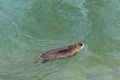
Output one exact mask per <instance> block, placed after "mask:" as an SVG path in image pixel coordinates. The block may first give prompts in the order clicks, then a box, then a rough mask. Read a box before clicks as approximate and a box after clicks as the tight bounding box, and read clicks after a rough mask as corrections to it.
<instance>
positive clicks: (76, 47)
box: [71, 43, 84, 53]
mask: <svg viewBox="0 0 120 80" xmlns="http://www.w3.org/2000/svg"><path fill="white" fill-rule="evenodd" d="M83 48H84V44H83V43H74V44H73V45H71V50H72V52H73V53H76V52H78V51H79V50H81V49H83Z"/></svg>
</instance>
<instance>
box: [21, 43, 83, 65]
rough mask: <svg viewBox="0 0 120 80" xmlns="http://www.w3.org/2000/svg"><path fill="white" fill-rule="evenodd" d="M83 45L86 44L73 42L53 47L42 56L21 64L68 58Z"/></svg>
mask: <svg viewBox="0 0 120 80" xmlns="http://www.w3.org/2000/svg"><path fill="white" fill-rule="evenodd" d="M83 47H84V45H83V44H82V43H75V44H72V45H70V46H67V47H64V48H56V49H52V50H49V51H47V52H45V53H43V54H42V55H41V56H40V57H38V58H37V59H35V60H33V61H30V62H24V63H21V64H27V63H31V62H37V61H39V60H42V61H43V62H47V61H54V60H57V59H63V58H68V57H71V56H74V55H75V54H76V53H77V52H78V51H79V50H80V49H82V48H83ZM21 64H20V65H21Z"/></svg>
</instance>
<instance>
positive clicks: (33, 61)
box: [16, 58, 40, 66]
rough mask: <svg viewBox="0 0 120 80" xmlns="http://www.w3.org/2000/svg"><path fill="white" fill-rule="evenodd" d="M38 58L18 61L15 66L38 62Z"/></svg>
mask: <svg viewBox="0 0 120 80" xmlns="http://www.w3.org/2000/svg"><path fill="white" fill-rule="evenodd" d="M39 60H40V59H39V58H37V59H34V60H32V61H28V62H21V63H18V64H17V65H16V66H22V65H25V64H29V63H36V62H38V61H39Z"/></svg>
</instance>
